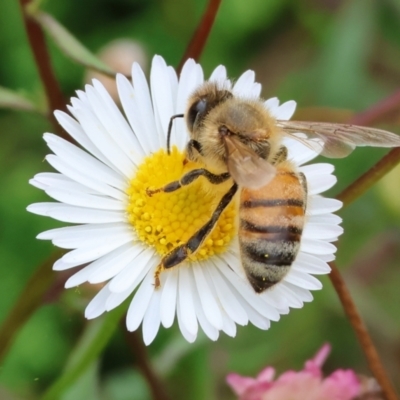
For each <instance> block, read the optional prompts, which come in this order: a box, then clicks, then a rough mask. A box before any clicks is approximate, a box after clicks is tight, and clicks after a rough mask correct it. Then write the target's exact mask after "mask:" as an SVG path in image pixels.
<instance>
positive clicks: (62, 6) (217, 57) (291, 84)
mask: <svg viewBox="0 0 400 400" xmlns="http://www.w3.org/2000/svg"><path fill="white" fill-rule="evenodd" d="M205 4H206V2H205V1H204V0H201V1H196V0H159V1H155V0H147V1H145V0H113V1H111V0H84V1H83V2H80V3H79V4H78V3H77V2H73V1H66V0H64V1H60V0H57V1H55V0H47V1H42V2H41V4H40V7H41V9H42V10H43V11H45V12H47V13H49V14H50V15H52V16H54V18H56V19H57V20H58V21H59V22H60V23H61V24H62V25H63V26H64V27H65V28H66V29H67V30H68V31H70V32H71V33H72V34H73V35H74V36H75V37H76V38H78V40H79V41H80V42H81V43H82V44H83V45H84V46H85V47H86V48H88V49H90V50H91V51H92V52H94V53H96V52H97V51H98V50H99V49H100V48H102V47H103V46H104V45H106V44H107V43H108V42H110V41H112V40H114V39H118V38H130V39H132V40H135V41H136V42H137V43H139V44H141V46H142V47H143V49H144V50H145V52H146V53H147V54H148V59H149V60H150V59H151V56H152V55H153V54H160V55H162V56H163V57H165V58H166V60H167V62H168V63H170V64H172V65H177V64H178V63H179V60H180V57H181V55H182V54H183V52H184V50H185V46H186V45H187V43H188V42H189V40H190V37H191V35H192V33H193V31H194V29H195V27H196V26H197V25H196V24H197V23H198V21H199V19H200V18H201V15H202V12H203V11H204V8H205ZM49 46H50V50H51V56H52V62H53V65H54V68H55V72H56V75H57V78H58V79H59V81H60V84H61V87H62V89H63V92H64V94H65V96H66V98H68V97H69V96H71V95H72V94H73V92H74V90H76V89H79V88H81V87H82V86H83V84H84V76H85V74H86V71H85V70H84V68H83V67H82V66H80V65H78V64H77V63H74V62H72V61H71V60H69V59H68V58H66V56H64V55H63V53H62V52H61V51H60V50H59V49H58V48H57V47H56V45H55V44H54V43H53V42H52V41H50V40H49ZM0 48H1V54H2V56H1V59H2V62H1V63H0V86H1V87H3V88H6V91H5V94H4V90H3V89H2V90H3V92H2V93H3V95H2V94H1V93H0V97H1V96H3V97H1V98H0V105H3V106H12V103H13V101H14V100H15V101H18V98H19V97H21V96H23V97H22V99H23V100H24V101H25V102H26V103H25V104H26V107H27V108H28V109H30V108H31V103H32V104H36V105H37V104H39V105H42V104H44V100H43V99H44V94H43V89H42V85H41V82H40V80H39V78H38V73H37V69H36V67H35V64H34V61H33V57H32V55H31V51H30V48H29V45H28V42H27V37H26V33H25V31H24V26H23V23H22V19H21V14H20V9H19V7H18V4H17V2H16V1H14V0H2V2H1V5H0ZM399 59H400V6H399V3H398V0H347V1H345V0H302V1H297V2H296V1H289V0H269V1H265V0H253V1H251V2H250V1H241V0H225V1H223V2H222V6H221V9H220V11H219V13H218V16H217V19H216V23H215V26H214V27H213V30H212V33H211V36H210V38H209V40H208V44H207V47H206V49H205V51H204V54H203V56H202V59H201V62H202V65H203V66H204V69H205V73H206V76H207V75H208V74H209V73H210V71H211V70H212V69H213V68H214V67H215V66H216V65H218V64H224V65H226V66H227V68H228V71H229V74H230V76H232V77H233V78H234V77H236V76H238V75H239V74H240V73H241V71H243V70H244V69H246V68H251V69H254V70H255V71H256V74H257V80H258V81H259V82H261V83H262V84H263V95H264V97H270V96H278V97H280V98H281V100H282V101H284V100H287V99H291V98H293V99H296V100H297V101H298V104H299V114H298V115H299V116H300V115H307V117H308V118H309V119H314V120H318V119H321V120H324V119H326V115H331V116H335V118H337V120H338V121H340V120H342V122H344V121H345V120H346V119H347V118H348V117H349V116H351V115H352V114H353V113H355V112H358V111H361V110H364V109H365V108H367V107H368V106H370V105H372V104H374V103H375V102H377V101H379V100H380V99H382V98H384V97H385V96H388V95H389V94H391V93H392V92H393V91H394V90H396V89H398V88H399V87H400V63H399V62H398V60H399ZM10 91H12V92H10ZM7 102H8V103H7ZM39 109H40V110H42V109H43V107H42V106H39ZM335 120H336V119H335ZM399 122H400V112H396V113H392V115H390V116H388V118H386V119H385V120H383V121H381V126H382V127H383V128H386V129H389V130H393V131H396V132H398V133H400V129H399ZM0 126H1V131H2V135H1V145H0V155H1V156H0V168H1V171H2V173H1V176H0V180H1V187H2V193H3V195H2V196H1V197H0V218H1V225H0V235H1V242H0V263H1V264H0V265H1V268H0V323H1V322H3V320H4V319H5V318H6V315H7V314H8V312H9V311H10V309H11V308H12V306H13V305H14V304H15V302H16V301H17V299H18V298H19V297H20V296H24V293H23V288H24V286H25V284H26V283H27V282H28V280H29V278H30V276H31V275H32V274H33V272H34V271H35V269H36V268H38V266H39V265H40V264H41V263H43V262H44V261H45V260H46V258H48V257H49V255H50V254H51V252H52V251H53V250H54V249H53V248H52V246H51V245H50V244H48V243H44V242H42V241H37V240H35V236H36V235H37V234H38V233H39V232H41V231H43V230H46V229H49V228H52V227H55V226H56V223H55V222H54V221H51V220H48V219H45V218H38V217H37V216H35V215H31V214H28V213H27V212H26V211H25V207H26V206H27V205H28V204H30V203H33V202H36V201H43V200H46V197H45V195H44V194H43V193H42V192H40V191H38V190H36V189H34V188H32V187H30V186H29V185H28V180H29V178H31V177H32V176H33V175H34V174H35V173H37V172H40V171H45V170H50V168H49V166H48V165H46V164H45V163H43V162H42V161H43V159H44V156H45V154H46V153H47V152H48V151H47V149H46V148H45V145H44V142H43V141H42V139H41V136H42V133H43V132H45V131H49V130H50V131H51V129H52V128H51V126H50V125H49V123H48V122H47V121H46V120H45V119H44V117H43V116H42V115H40V114H35V113H32V112H26V111H17V110H8V109H3V110H1V112H0ZM384 153H385V152H384V151H381V150H373V149H360V150H357V151H356V152H354V154H352V155H351V156H350V157H348V158H347V159H346V160H339V161H337V162H336V161H335V162H334V164H335V165H336V173H337V176H338V184H337V186H336V187H335V188H334V189H333V190H332V192H331V193H330V194H331V195H334V194H335V193H338V192H339V191H340V190H342V189H343V188H345V187H346V186H347V185H348V184H350V183H351V182H353V181H354V180H355V179H356V178H357V177H358V176H359V175H360V174H362V173H363V172H365V171H366V170H367V169H368V168H369V167H371V166H372V165H373V164H374V163H375V162H376V161H377V160H379V158H380V157H382V155H383V154H384ZM399 199H400V169H399V168H397V169H395V170H393V172H392V173H390V174H389V175H388V176H387V177H385V179H384V180H382V182H380V183H379V184H378V185H376V186H375V187H374V188H373V189H372V190H370V191H369V192H368V193H366V194H365V195H364V196H363V197H362V198H360V199H359V200H358V201H357V202H356V203H355V204H352V205H351V206H349V207H348V208H346V209H344V210H343V211H341V212H340V215H341V216H342V217H343V220H344V221H343V226H344V228H345V233H344V235H343V236H342V237H341V239H340V243H339V251H338V259H337V262H338V265H339V266H340V267H341V269H342V271H343V273H344V275H345V277H346V278H347V279H348V282H349V285H350V289H351V290H352V292H353V294H354V296H355V300H356V302H357V304H358V306H359V308H360V310H361V311H362V313H363V316H364V318H365V320H366V323H367V325H368V326H369V328H370V331H371V333H372V335H373V338H374V340H375V342H376V344H377V347H378V350H379V351H380V352H381V354H382V355H383V361H384V363H385V365H386V366H387V367H388V369H389V373H390V375H391V377H392V379H393V381H395V383H396V384H397V385H398V386H397V387H398V389H399V388H400V386H399V385H400V382H399V380H398V377H399V376H400V362H399V359H400V340H399V338H400V315H399V312H398V304H399V291H398V283H399V279H400V271H399V268H398V266H399V260H400V252H399V248H400V201H399ZM385 246H386V247H385ZM382 249H383V250H384V249H388V250H387V251H383V250H382ZM64 278H65V277H63V275H62V274H61V273H59V278H58V279H59V280H58V281H57V284H58V285H59V286H60V285H62V282H63V280H65V279H64ZM322 281H323V283H324V289H323V290H322V291H320V292H317V293H315V294H314V297H315V301H314V302H312V303H311V304H307V305H306V306H305V307H304V309H302V310H292V311H291V312H290V314H289V315H287V316H282V319H281V321H280V322H279V323H272V327H271V329H270V330H269V331H267V332H264V331H260V330H258V329H256V328H254V327H253V326H248V327H239V328H238V333H237V337H236V338H235V339H232V338H229V337H226V336H224V334H222V337H221V338H220V339H219V340H218V341H217V342H216V343H213V342H211V341H209V340H208V339H205V338H204V337H201V336H200V337H199V338H198V340H197V342H196V343H195V344H192V345H190V344H187V343H186V342H185V341H184V339H182V338H181V335H180V334H178V328H177V327H176V326H175V327H173V328H172V329H170V330H168V331H165V330H164V329H161V332H160V334H159V335H158V337H157V338H156V340H155V342H154V343H153V344H152V345H151V346H150V348H149V349H148V351H149V356H150V358H151V360H152V362H153V364H154V368H155V369H156V371H157V372H158V373H159V374H160V376H161V377H162V378H163V380H165V382H166V386H167V388H168V391H169V393H170V394H171V398H179V399H180V398H188V399H193V400H201V399H229V398H232V397H233V396H232V394H231V393H230V391H229V389H228V388H227V387H226V385H225V383H224V378H225V375H226V374H227V373H228V372H231V371H236V372H238V373H241V374H249V375H255V374H256V373H257V372H258V371H259V370H260V369H261V368H263V367H264V366H265V365H267V364H268V365H274V366H276V367H277V370H278V371H279V372H280V371H283V370H285V369H289V368H292V369H295V368H296V369H297V368H300V367H301V365H302V363H303V360H305V359H307V358H309V357H310V356H311V355H312V354H313V353H314V352H315V351H316V350H317V349H318V348H319V347H320V345H321V344H322V343H324V342H330V343H332V345H333V353H332V355H331V357H330V358H329V360H328V364H327V370H332V369H334V368H338V367H343V368H344V367H351V368H354V369H356V370H357V371H358V372H360V373H366V374H367V373H368V371H367V368H366V363H365V360H364V358H363V356H362V354H361V350H360V347H359V345H358V343H357V342H356V340H355V337H354V334H353V332H352V330H351V328H350V327H349V324H348V321H347V320H346V319H345V317H344V314H343V310H342V309H341V306H340V304H339V302H338V299H337V296H336V294H335V292H334V290H333V288H332V286H331V284H330V282H329V279H328V278H327V277H323V278H322ZM53 289H54V288H53ZM54 293H56V294H54ZM54 293H48V295H47V296H46V303H44V304H43V306H42V307H40V308H39V309H38V310H37V311H36V312H35V313H34V315H33V316H32V317H31V318H30V319H29V320H28V321H27V322H26V324H25V325H24V326H23V328H22V329H21V330H20V332H19V333H18V335H17V336H16V337H15V338H14V340H13V343H12V346H11V348H10V349H9V351H8V353H7V355H6V357H5V358H4V360H3V361H2V364H1V367H0V396H2V397H1V398H2V399H3V398H4V399H35V398H39V397H40V395H41V394H43V393H45V392H46V393H47V394H48V393H49V390H51V389H54V388H57V387H60V385H62V381H63V379H64V380H65V379H66V377H67V378H68V376H67V374H68V368H70V366H71V364H72V365H73V363H74V362H75V363H76V362H78V363H79V362H81V361H84V362H85V368H81V369H80V370H79V376H78V377H76V378H77V379H75V380H74V379H72V380H70V381H68V384H66V385H65V386H64V387H63V390H59V391H58V392H56V393H57V394H56V395H51V396H50V397H48V398H61V399H63V400H70V399H80V398H86V399H102V400H106V399H113V400H114V399H115V400H125V399H126V400H127V399H149V398H151V395H150V391H149V389H148V387H147V384H146V380H145V379H144V378H143V376H142V375H141V374H140V369H139V368H138V364H137V360H136V358H135V355H134V354H130V350H129V348H128V346H127V344H126V340H125V336H124V335H122V334H121V332H116V333H113V330H112V329H109V330H107V329H106V331H102V330H99V327H101V326H103V325H104V326H106V325H107V319H108V318H110V316H105V317H102V318H100V319H99V321H92V322H87V321H84V317H83V309H84V307H85V305H86V304H87V302H88V301H89V299H90V298H91V297H93V295H94V293H95V290H94V289H93V288H87V287H85V286H84V287H82V288H80V289H79V290H69V291H60V290H58V289H57V288H55V289H54ZM114 317H115V316H114ZM111 318H112V316H111ZM114 326H115V325H114ZM96 329H97V331H96ZM121 330H122V329H121ZM99 331H100V333H99ZM91 333H92V334H93V335H94V336H93V339H92V340H88V338H90V337H91V336H90V334H91ZM96 333H97V336H96ZM99 335H100V336H99ZM101 335H103V339H104V341H103V342H101ZM107 335H108V336H111V340H110V341H108V337H107ZM85 340H86V341H85ZM96 346H97V347H96ZM103 346H106V348H105V349H104V350H102V349H103ZM89 353H90V355H88V354H89ZM74 357H75V359H74ZM79 357H83V358H82V359H79ZM76 358H78V359H76ZM396 378H397V381H396ZM60 382H61V383H60ZM57 385H58V386H57ZM50 393H52V392H50Z"/></svg>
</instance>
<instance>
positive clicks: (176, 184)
mask: <svg viewBox="0 0 400 400" xmlns="http://www.w3.org/2000/svg"><path fill="white" fill-rule="evenodd" d="M200 176H204V178H206V179H207V180H208V181H209V182H210V183H212V184H214V185H218V184H220V183H222V182H225V181H226V180H228V179H229V178H230V177H231V176H230V174H229V172H224V173H223V174H220V175H216V174H213V173H212V172H210V171H208V170H206V169H204V168H199V169H192V170H191V171H189V172H188V173H186V174H185V175H183V176H182V178H181V180H180V181H173V182H170V183H168V184H167V185H165V186H163V187H162V188H158V189H153V190H152V189H149V188H147V189H146V193H147V195H148V196H152V195H153V194H155V193H159V192H165V193H170V192H174V191H175V190H178V189H180V188H181V187H182V186H187V185H190V184H191V183H192V182H193V181H195V180H196V179H197V178H200Z"/></svg>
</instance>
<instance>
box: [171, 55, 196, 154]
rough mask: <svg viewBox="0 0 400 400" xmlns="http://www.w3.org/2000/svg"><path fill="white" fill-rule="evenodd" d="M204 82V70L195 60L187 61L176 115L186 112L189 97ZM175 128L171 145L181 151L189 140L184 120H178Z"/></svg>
mask: <svg viewBox="0 0 400 400" xmlns="http://www.w3.org/2000/svg"><path fill="white" fill-rule="evenodd" d="M203 80H204V78H203V70H202V69H201V67H200V66H199V65H198V64H196V63H195V62H194V60H192V59H189V60H187V61H186V62H185V64H184V65H183V68H182V72H181V75H180V77H179V86H178V93H177V103H176V110H175V114H182V113H185V112H186V108H187V106H188V104H187V103H188V99H189V96H190V95H191V94H192V93H193V92H194V91H195V89H196V88H197V87H198V86H199V85H200V84H201V83H202V82H203ZM173 126H174V129H175V130H174V131H173V132H172V137H171V143H172V144H176V145H177V146H178V148H179V149H184V147H185V145H186V144H187V142H188V140H189V138H188V132H187V127H186V122H185V120H184V118H176V119H175V120H174V125H173Z"/></svg>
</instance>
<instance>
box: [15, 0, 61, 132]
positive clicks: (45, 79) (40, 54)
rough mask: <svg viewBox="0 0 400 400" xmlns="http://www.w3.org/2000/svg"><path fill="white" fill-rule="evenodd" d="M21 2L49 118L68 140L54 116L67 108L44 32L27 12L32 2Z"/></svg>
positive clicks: (26, 0)
mask: <svg viewBox="0 0 400 400" xmlns="http://www.w3.org/2000/svg"><path fill="white" fill-rule="evenodd" d="M19 2H20V6H21V10H22V16H23V21H24V24H25V29H26V32H27V35H28V41H29V44H30V47H31V49H32V53H33V57H34V59H35V63H36V67H37V69H38V72H39V76H40V79H41V81H42V84H43V87H44V90H45V93H46V97H47V102H48V111H47V117H48V119H49V121H50V122H51V123H52V124H53V127H54V129H55V130H56V132H57V133H58V134H59V135H61V136H63V137H64V138H66V134H65V132H64V131H63V130H62V128H61V127H60V125H59V124H58V123H57V120H56V119H55V117H54V115H53V111H54V110H66V107H65V100H64V96H63V94H62V92H61V89H60V85H59V83H58V81H57V79H56V77H55V74H54V72H53V68H52V66H51V62H50V56H49V52H48V49H47V45H46V41H45V37H44V33H43V30H42V28H41V27H40V25H39V24H38V23H37V22H36V21H35V20H34V19H33V18H32V17H31V16H30V15H29V12H28V11H27V7H28V6H29V4H30V3H31V0H19Z"/></svg>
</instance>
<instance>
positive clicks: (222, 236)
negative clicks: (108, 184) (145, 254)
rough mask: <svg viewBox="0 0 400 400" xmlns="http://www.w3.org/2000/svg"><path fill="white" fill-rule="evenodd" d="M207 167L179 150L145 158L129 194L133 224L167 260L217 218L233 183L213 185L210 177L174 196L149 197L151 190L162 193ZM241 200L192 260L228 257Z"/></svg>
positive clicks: (159, 195)
mask: <svg viewBox="0 0 400 400" xmlns="http://www.w3.org/2000/svg"><path fill="white" fill-rule="evenodd" d="M201 167H202V165H200V164H199V163H194V162H192V161H189V162H187V161H186V160H185V155H184V154H183V153H182V152H180V151H179V150H178V149H177V148H176V147H174V148H173V149H172V151H171V154H170V155H168V154H167V153H166V151H165V150H159V151H158V152H156V153H154V154H152V155H150V156H148V157H146V158H145V160H144V161H143V163H142V164H141V165H140V166H139V168H138V171H137V173H136V175H135V177H134V178H133V179H132V180H131V182H130V186H129V189H128V191H127V192H128V195H129V205H128V208H127V211H128V218H129V222H130V223H131V224H132V225H133V227H134V228H135V231H136V233H137V235H138V238H139V239H140V240H141V241H142V242H144V243H146V244H147V245H150V246H153V247H154V248H155V249H156V251H157V252H158V253H159V254H160V255H161V256H165V255H166V254H167V253H169V252H170V251H171V250H172V249H173V248H175V247H176V246H178V245H180V244H183V243H186V242H187V241H188V240H189V238H190V237H191V236H192V235H193V234H195V233H196V232H197V231H198V230H199V229H200V228H201V227H202V226H203V225H204V224H205V223H206V222H207V221H208V220H209V219H210V218H211V216H212V214H213V212H214V210H215V208H216V207H217V205H218V203H219V201H220V199H221V197H222V196H223V195H224V194H225V193H226V192H227V190H228V189H229V187H230V185H231V184H232V182H229V181H228V182H225V183H223V184H220V185H212V184H211V183H209V182H208V181H207V180H206V179H205V178H204V177H200V178H198V179H197V180H196V181H194V182H193V183H191V184H190V185H187V186H184V187H182V188H180V189H178V190H176V191H174V192H170V193H164V192H159V193H155V194H153V195H152V196H149V195H148V194H147V193H146V189H151V190H153V189H158V188H161V187H163V186H165V185H166V184H168V183H170V182H173V181H177V180H180V179H181V178H182V176H183V175H184V174H185V173H187V172H188V171H190V170H192V169H195V168H201ZM234 203H235V200H234V201H232V203H231V204H230V205H229V206H228V207H227V208H226V209H225V210H224V212H223V213H222V214H221V217H220V218H219V220H218V222H217V224H216V226H215V227H214V229H213V231H212V232H211V234H210V235H209V236H208V237H207V238H206V240H205V241H204V242H203V244H202V245H201V246H200V248H199V250H198V251H197V252H196V253H194V254H192V255H191V256H190V260H202V259H205V258H208V257H210V256H212V255H214V254H218V253H222V252H223V251H224V250H225V249H226V247H227V245H228V244H229V243H230V242H231V240H232V238H233V235H234V234H235V227H236V207H235V204H234Z"/></svg>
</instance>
